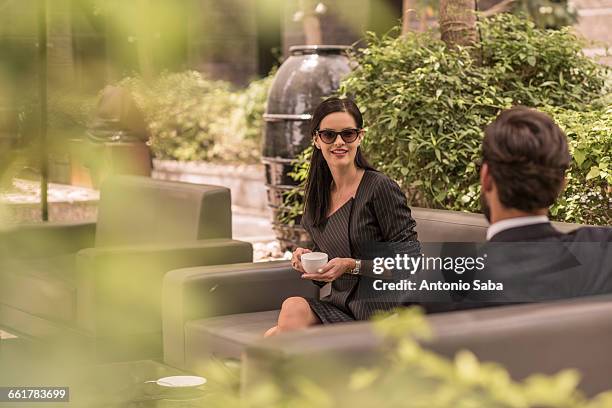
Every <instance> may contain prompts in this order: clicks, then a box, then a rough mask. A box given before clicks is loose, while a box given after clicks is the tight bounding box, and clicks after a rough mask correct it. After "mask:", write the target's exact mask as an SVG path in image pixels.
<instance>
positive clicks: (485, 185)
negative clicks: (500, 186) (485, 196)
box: [480, 163, 493, 191]
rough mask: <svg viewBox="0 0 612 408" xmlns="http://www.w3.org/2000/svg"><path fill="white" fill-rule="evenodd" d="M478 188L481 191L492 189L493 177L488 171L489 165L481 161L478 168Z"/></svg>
mask: <svg viewBox="0 0 612 408" xmlns="http://www.w3.org/2000/svg"><path fill="white" fill-rule="evenodd" d="M480 188H481V189H482V191H491V190H492V189H493V177H492V176H491V173H490V172H489V165H488V164H487V163H483V164H482V167H481V168H480Z"/></svg>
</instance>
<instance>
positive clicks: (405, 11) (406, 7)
mask: <svg viewBox="0 0 612 408" xmlns="http://www.w3.org/2000/svg"><path fill="white" fill-rule="evenodd" d="M410 3H411V1H410V0H403V3H402V35H404V34H408V33H409V32H410V21H411V18H410V16H411V14H412V13H414V10H413V9H411V7H410Z"/></svg>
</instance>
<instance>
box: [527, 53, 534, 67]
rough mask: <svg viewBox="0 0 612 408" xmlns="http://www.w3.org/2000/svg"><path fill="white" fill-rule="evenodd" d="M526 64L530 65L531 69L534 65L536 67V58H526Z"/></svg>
mask: <svg viewBox="0 0 612 408" xmlns="http://www.w3.org/2000/svg"><path fill="white" fill-rule="evenodd" d="M527 63H528V64H529V65H531V66H532V67H535V65H536V57H534V56H533V55H531V56H529V57H527Z"/></svg>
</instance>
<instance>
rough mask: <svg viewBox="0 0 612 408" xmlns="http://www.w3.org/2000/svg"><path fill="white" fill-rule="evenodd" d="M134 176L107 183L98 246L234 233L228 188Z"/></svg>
mask: <svg viewBox="0 0 612 408" xmlns="http://www.w3.org/2000/svg"><path fill="white" fill-rule="evenodd" d="M142 180H143V178H141V177H135V176H124V177H118V178H115V179H114V180H110V181H108V182H106V183H105V184H104V185H103V186H102V190H101V195H102V197H103V199H102V200H100V204H99V207H98V225H97V228H96V247H101V246H111V245H112V246H119V245H137V244H154V243H171V242H181V241H189V240H200V239H212V238H231V237H232V213H231V198H230V191H229V189H228V188H221V187H218V186H206V185H198V184H188V183H177V182H169V181H162V180H152V179H146V180H147V182H146V183H143V182H142Z"/></svg>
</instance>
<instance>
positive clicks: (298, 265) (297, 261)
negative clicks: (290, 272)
mask: <svg viewBox="0 0 612 408" xmlns="http://www.w3.org/2000/svg"><path fill="white" fill-rule="evenodd" d="M309 252H312V251H311V250H310V249H307V248H296V249H295V251H293V255H292V256H291V266H292V267H293V269H295V270H296V271H298V272H301V273H306V271H305V270H304V267H303V266H302V255H303V254H307V253H309Z"/></svg>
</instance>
